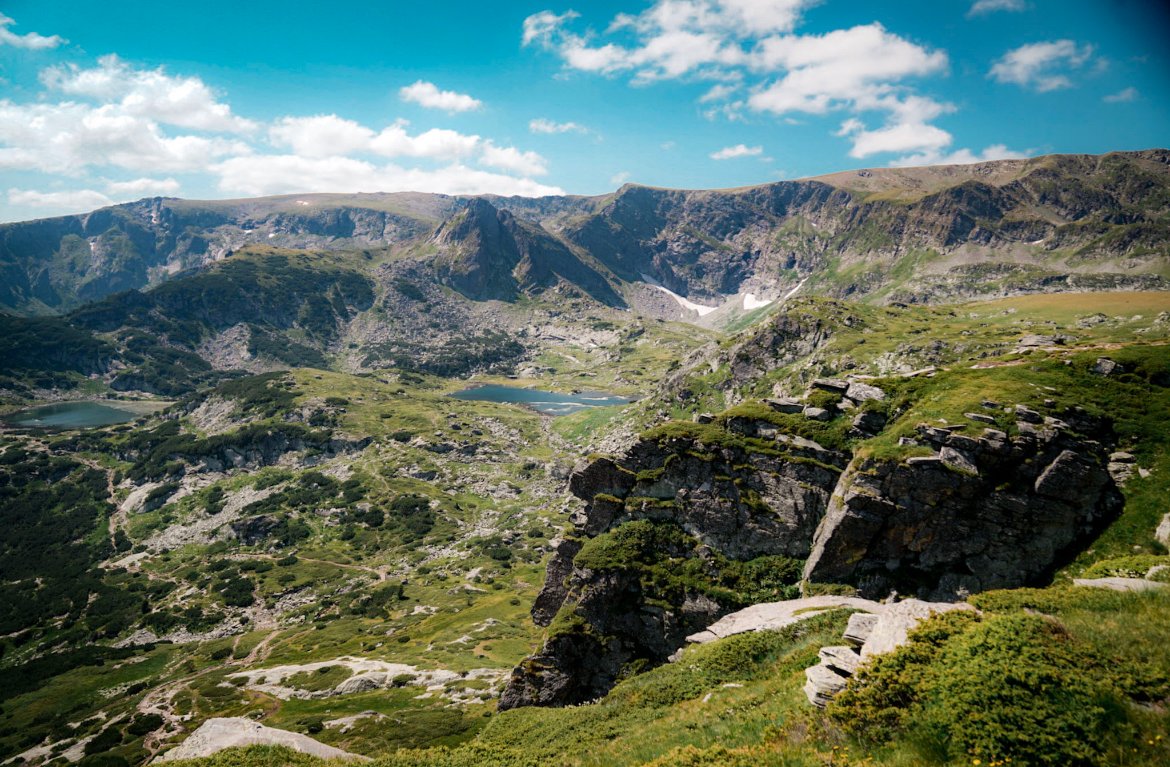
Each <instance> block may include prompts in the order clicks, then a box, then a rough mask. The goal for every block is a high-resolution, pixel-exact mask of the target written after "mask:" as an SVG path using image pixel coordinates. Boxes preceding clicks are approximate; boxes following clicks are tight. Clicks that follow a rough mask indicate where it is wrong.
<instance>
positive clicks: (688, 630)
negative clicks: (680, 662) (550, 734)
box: [500, 418, 848, 709]
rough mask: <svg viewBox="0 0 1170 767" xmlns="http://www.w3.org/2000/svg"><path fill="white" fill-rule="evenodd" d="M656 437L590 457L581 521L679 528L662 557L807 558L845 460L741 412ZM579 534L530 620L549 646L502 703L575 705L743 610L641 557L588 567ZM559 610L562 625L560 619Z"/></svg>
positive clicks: (711, 569)
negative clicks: (665, 575)
mask: <svg viewBox="0 0 1170 767" xmlns="http://www.w3.org/2000/svg"><path fill="white" fill-rule="evenodd" d="M726 426H727V429H726V430H724V429H722V428H719V427H716V426H714V425H703V426H697V427H695V429H696V430H694V431H688V430H685V429H684V430H682V431H679V432H677V433H674V432H667V433H664V434H662V435H660V436H649V437H648V438H645V439H643V440H641V441H640V442H638V443H637V444H636V445H634V446H633V447H632V448H631V449H630V450H629V451H628V452H627V453H626V454H625V455H624V456H623V457H622V458H621V459H617V460H615V459H611V458H598V459H596V460H594V461H592V462H590V463H588V464H586V465H584V466H582V467H579V468H578V470H577V471H576V472H574V474H573V476H572V477H571V479H570V489H571V490H572V492H573V493H574V494H575V495H577V496H578V497H580V498H582V499H585V500H586V501H588V505H587V507H586V509H585V512H584V515H583V516H582V517H580V518H579V519H576V520H575V522H576V524H577V527H578V532H579V533H580V534H581V535H582V536H584V537H586V538H592V537H596V536H600V535H603V534H605V533H607V532H610V531H614V530H618V529H619V528H622V527H623V526H624V525H627V524H628V523H636V522H651V523H654V524H664V525H667V526H668V527H669V528H670V529H671V530H674V531H676V532H675V534H674V535H673V536H667V537H666V538H665V539H664V541H661V542H659V541H656V542H655V543H654V544H653V545H654V546H655V547H657V548H656V550H655V551H653V552H651V553H652V555H653V556H654V557H658V558H663V559H670V560H671V561H678V562H682V561H686V560H699V561H702V562H704V563H705V564H704V567H705V569H706V574H707V577H710V578H711V579H712V580H718V577H719V568H720V564H719V563H720V562H721V561H727V560H733V561H739V562H743V561H750V560H756V559H758V558H763V557H779V556H783V557H793V558H803V557H805V556H807V555H808V552H809V545H810V542H811V541H812V533H813V531H814V530H815V529H816V525H817V523H818V522H819V521H820V518H821V516H822V515H823V514H824V510H825V507H826V504H827V503H828V499H829V493H830V491H831V490H832V488H833V487H834V485H835V484H836V482H837V477H838V474H839V473H840V470H841V467H843V466H845V464H846V462H847V460H848V456H846V455H844V454H841V453H838V452H835V451H831V450H826V449H825V448H823V447H821V446H820V445H818V444H816V443H815V442H813V441H811V440H807V439H801V438H799V437H792V436H790V435H786V434H781V433H779V432H778V431H777V429H776V427H775V426H774V425H772V424H771V423H769V422H766V421H755V420H752V419H747V418H741V419H734V420H731V421H729V422H728V423H727V424H726ZM581 550H582V546H581V543H580V542H578V541H574V540H566V541H564V542H561V543H560V544H558V546H557V547H556V553H555V555H554V557H553V560H552V562H551V564H550V566H549V570H548V579H547V581H546V583H545V586H544V589H543V590H542V591H541V593H540V595H539V596H538V597H537V600H536V604H535V607H534V610H533V617H534V619H535V620H536V621H537V623H538V624H542V625H548V624H549V623H550V622H553V626H552V629H551V630H550V636H549V638H548V640H547V641H546V642H545V645H544V647H543V648H542V649H541V650H540V651H539V652H538V653H537V654H536V655H534V656H532V657H531V658H529V659H527V660H526V661H524V662H523V663H522V664H521V665H520V666H519V667H518V668H517V669H516V670H515V671H514V672H513V675H512V679H511V681H510V682H509V684H508V687H507V689H506V690H505V691H504V693H503V695H502V696H501V699H500V708H501V709H507V708H514V707H517V706H523V705H565V704H572V703H580V702H583V701H587V700H592V699H594V698H596V697H599V696H601V695H603V694H604V693H606V692H607V691H608V690H609V688H610V687H612V686H613V684H614V682H615V681H616V680H617V679H618V678H619V676H620V675H621V673H622V671H623V669H626V668H628V667H630V664H636V665H643V664H650V665H654V664H658V663H662V662H664V661H665V660H667V658H669V657H670V655H671V654H672V653H673V652H674V651H675V650H677V649H678V648H679V647H681V646H682V644H683V642H684V641H685V639H686V637H687V636H688V635H691V634H694V633H696V632H699V631H702V630H703V629H705V628H706V627H707V626H708V625H710V624H711V623H712V622H713V621H715V620H716V619H718V618H719V617H720V616H721V615H723V614H725V613H727V612H729V611H730V610H731V609H734V608H735V607H739V606H742V605H738V604H734V603H733V602H732V601H730V599H729V598H728V597H727V596H722V595H720V594H719V593H718V592H712V593H702V592H700V591H696V590H693V589H688V588H683V587H679V588H671V589H662V588H658V587H657V585H656V584H655V583H652V582H647V581H648V579H647V578H645V577H643V576H644V573H643V572H640V571H639V570H638V569H637V568H636V567H632V566H631V567H623V566H617V565H615V566H606V567H601V568H598V567H593V568H590V567H586V566H584V565H582V563H581V562H580V557H579V556H578V555H579V553H580V552H581ZM554 615H555V616H557V617H556V620H555V622H554V621H553V616H554Z"/></svg>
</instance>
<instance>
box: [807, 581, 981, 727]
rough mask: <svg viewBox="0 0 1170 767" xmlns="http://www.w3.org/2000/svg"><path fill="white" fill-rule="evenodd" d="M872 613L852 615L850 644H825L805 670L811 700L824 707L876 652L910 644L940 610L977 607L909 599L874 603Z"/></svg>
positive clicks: (848, 629)
mask: <svg viewBox="0 0 1170 767" xmlns="http://www.w3.org/2000/svg"><path fill="white" fill-rule="evenodd" d="M861 609H868V612H864V613H854V614H853V615H851V616H849V625H848V626H847V627H846V628H845V633H844V634H843V635H842V636H844V638H845V639H846V641H848V642H849V644H848V645H834V646H831V647H822V648H821V649H820V650H819V651H818V652H817V657H818V660H819V662H818V663H817V665H815V666H809V667H808V668H806V669H805V670H804V676H805V680H806V681H805V684H804V694H805V696H806V697H807V698H808V701H809V703H812V704H813V705H814V706H818V707H820V708H824V707H825V706H826V705H828V703H829V701H830V700H832V699H833V698H834V697H835V696H836V695H837V693H839V692H841V690H843V689H845V685H847V684H848V683H849V679H850V677H852V676H853V675H854V674H856V673H857V670H858V669H860V668H861V667H862V666H863V665H865V663H866V662H868V661H869V660H870V659H871V658H873V657H874V656H876V655H885V654H886V653H889V652H893V651H894V650H896V649H898V648H899V647H901V646H902V645H904V644H906V641H907V640H908V639H909V636H910V632H911V631H913V630H914V629H915V628H916V627H917V626H918V624H919V623H921V622H922V621H924V620H926V619H927V618H929V617H930V616H932V615H935V614H937V613H945V612H950V611H951V610H974V609H975V608H973V607H972V606H971V605H969V604H966V603H965V602H961V603H950V602H923V601H920V600H917V599H907V600H904V601H902V602H893V603H891V604H879V603H871V605H870V606H869V607H868V608H865V607H863V608H861Z"/></svg>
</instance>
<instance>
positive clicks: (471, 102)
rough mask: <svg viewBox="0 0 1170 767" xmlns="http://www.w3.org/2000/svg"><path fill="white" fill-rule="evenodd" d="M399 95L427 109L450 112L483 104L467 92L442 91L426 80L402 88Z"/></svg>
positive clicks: (477, 107) (469, 109) (465, 110)
mask: <svg viewBox="0 0 1170 767" xmlns="http://www.w3.org/2000/svg"><path fill="white" fill-rule="evenodd" d="M398 95H399V97H400V98H401V99H402V100H403V101H412V102H414V103H415V104H418V105H419V106H423V107H426V108H427V109H441V110H443V111H444V112H448V113H455V112H470V111H471V110H473V109H479V108H480V107H481V106H483V102H482V101H480V100H479V99H475V98H472V97H471V96H469V95H467V94H466V93H456V92H455V91H442V90H439V88H438V86H436V85H435V84H434V83H428V82H426V81H424V80H419V81H418V82H416V83H414V84H413V85H407V86H404V87H402V88H400V89H399V90H398Z"/></svg>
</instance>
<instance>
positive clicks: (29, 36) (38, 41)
mask: <svg viewBox="0 0 1170 767" xmlns="http://www.w3.org/2000/svg"><path fill="white" fill-rule="evenodd" d="M15 23H16V20H15V19H13V18H12V17H10V16H5V15H4V14H3V13H0V45H11V46H12V47H14V48H26V49H28V50H34V51H38V50H44V49H46V48H56V47H57V46H59V45H62V44H64V43H66V42H68V41H67V40H65V39H64V38H63V37H60V36H58V35H48V36H45V35H38V34H37V33H36V32H27V33H25V34H23V35H18V34H16V33H15V32H13V31H12V30H11V29H9V27H11V26H12V25H14V24H15Z"/></svg>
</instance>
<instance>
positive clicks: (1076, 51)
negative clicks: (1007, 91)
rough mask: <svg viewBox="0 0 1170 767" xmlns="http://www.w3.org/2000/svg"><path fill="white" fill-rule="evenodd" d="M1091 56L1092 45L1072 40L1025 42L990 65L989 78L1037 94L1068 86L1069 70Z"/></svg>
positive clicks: (1069, 83)
mask: <svg viewBox="0 0 1170 767" xmlns="http://www.w3.org/2000/svg"><path fill="white" fill-rule="evenodd" d="M1092 57H1093V46H1091V45H1077V44H1076V43H1075V42H1073V41H1072V40H1052V41H1049V42H1041V43H1029V44H1028V45H1021V46H1020V47H1019V48H1015V49H1013V50H1010V51H1008V52H1007V53H1005V54H1004V55H1003V56H1001V57H1000V58H999V59H998V60H997V61H996V62H995V63H994V64H993V65H992V67H991V71H990V72H989V73H988V74H989V76H990V77H992V78H994V79H995V80H996V81H998V82H1001V83H1012V84H1014V85H1019V86H1020V87H1022V88H1029V89H1031V90H1034V91H1036V92H1038V93H1046V92H1048V91H1055V90H1060V89H1062V88H1071V87H1072V84H1073V83H1072V80H1071V79H1070V78H1069V77H1068V73H1069V71H1070V70H1073V69H1079V68H1081V67H1083V66H1084V65H1085V64H1086V63H1088V62H1089V60H1090V59H1092Z"/></svg>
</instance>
